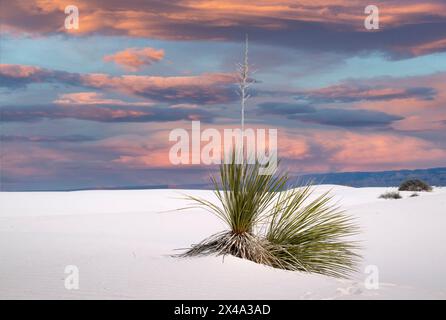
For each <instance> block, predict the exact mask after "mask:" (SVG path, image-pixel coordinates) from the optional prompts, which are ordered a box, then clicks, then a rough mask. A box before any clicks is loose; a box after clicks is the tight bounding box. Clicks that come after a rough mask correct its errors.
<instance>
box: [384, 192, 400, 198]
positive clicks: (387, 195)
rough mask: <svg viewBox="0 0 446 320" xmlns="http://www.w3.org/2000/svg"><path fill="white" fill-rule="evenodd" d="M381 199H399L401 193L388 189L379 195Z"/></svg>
mask: <svg viewBox="0 0 446 320" xmlns="http://www.w3.org/2000/svg"><path fill="white" fill-rule="evenodd" d="M379 198H381V199H401V198H402V197H401V195H400V193H399V192H398V191H388V192H386V193H383V194H382V195H380V196H379Z"/></svg>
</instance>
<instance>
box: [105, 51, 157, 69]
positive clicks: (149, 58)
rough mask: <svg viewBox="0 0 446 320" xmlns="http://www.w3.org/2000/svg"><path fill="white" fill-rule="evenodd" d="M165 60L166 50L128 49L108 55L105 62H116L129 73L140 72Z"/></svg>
mask: <svg viewBox="0 0 446 320" xmlns="http://www.w3.org/2000/svg"><path fill="white" fill-rule="evenodd" d="M163 58H164V50H162V49H160V50H157V49H154V48H149V47H147V48H128V49H125V50H123V51H119V52H117V53H115V54H111V55H107V56H105V57H104V61H107V62H114V63H116V64H117V65H120V66H121V67H123V68H124V69H125V70H127V71H138V70H140V69H141V68H142V67H144V66H150V65H152V64H153V63H155V62H158V61H161V60H162V59H163Z"/></svg>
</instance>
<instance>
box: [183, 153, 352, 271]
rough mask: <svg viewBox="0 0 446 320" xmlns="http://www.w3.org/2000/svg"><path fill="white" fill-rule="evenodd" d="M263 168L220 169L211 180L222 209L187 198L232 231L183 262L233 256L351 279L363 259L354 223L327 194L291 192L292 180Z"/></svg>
mask: <svg viewBox="0 0 446 320" xmlns="http://www.w3.org/2000/svg"><path fill="white" fill-rule="evenodd" d="M259 167H260V166H259V164H258V163H257V164H236V163H235V161H234V157H233V160H232V163H229V164H222V165H221V166H220V173H219V177H218V178H216V177H212V178H211V180H212V183H213V185H214V187H215V190H214V193H215V196H216V197H217V199H218V204H216V203H213V202H211V201H208V200H205V199H201V198H197V197H193V196H187V198H188V199H189V200H192V202H193V205H192V206H193V207H195V206H198V207H202V208H205V209H207V210H208V211H210V212H212V213H213V214H215V215H216V216H217V217H219V218H220V219H221V220H222V221H224V223H225V224H226V225H227V227H228V230H226V231H224V232H221V233H218V234H214V235H212V236H210V237H209V238H207V239H204V240H203V241H202V242H200V243H198V244H195V245H193V246H192V247H191V248H190V249H188V250H187V251H186V252H184V253H183V254H181V256H182V257H192V256H200V255H208V254H215V255H233V256H236V257H239V258H243V259H248V260H251V261H253V262H256V263H261V264H264V265H267V266H271V267H274V268H280V269H286V270H293V271H306V272H315V273H320V274H325V275H330V276H335V277H347V276H348V275H349V274H350V273H351V272H353V271H354V270H356V265H357V262H358V260H359V258H360V256H359V254H358V253H357V251H358V244H357V243H356V242H354V241H351V240H348V238H349V237H350V236H352V235H354V234H356V233H357V232H358V228H357V226H356V225H355V223H354V221H353V220H352V218H350V217H349V216H348V215H346V214H345V212H343V211H342V210H340V208H339V207H338V206H337V205H335V204H334V203H333V202H332V197H331V196H330V195H329V194H328V193H323V194H321V195H317V196H316V195H314V193H313V192H314V188H313V187H312V186H311V185H310V184H308V185H305V186H303V187H300V188H292V189H287V183H288V182H289V181H288V180H289V178H288V176H287V174H284V173H282V174H278V173H276V174H275V175H261V174H259Z"/></svg>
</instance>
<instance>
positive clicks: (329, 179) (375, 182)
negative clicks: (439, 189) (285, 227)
mask: <svg viewBox="0 0 446 320" xmlns="http://www.w3.org/2000/svg"><path fill="white" fill-rule="evenodd" d="M301 178H302V179H303V180H304V181H306V180H314V182H315V183H316V184H322V183H323V184H339V185H345V186H350V187H391V186H399V185H400V184H401V182H403V181H404V180H406V179H421V180H423V181H425V182H426V183H428V184H430V185H431V186H446V168H430V169H416V170H393V171H378V172H336V173H318V174H306V175H303V176H301Z"/></svg>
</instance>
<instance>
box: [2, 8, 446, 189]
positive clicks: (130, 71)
mask: <svg viewBox="0 0 446 320" xmlns="http://www.w3.org/2000/svg"><path fill="white" fill-rule="evenodd" d="M369 4H371V3H370V1H369V0H367V1H362V0H331V1H325V0H311V1H310V0H300V1H295V0H293V1H288V0H279V1H269V0H256V1H251V0H244V1H235V0H229V1H227V0H225V1H209V0H208V1H203V0H173V1H160V0H156V1H154V0H148V1H142V0H127V1H118V0H89V1H74V0H70V1H60V0H53V1H47V0H33V1H31V0H17V1H1V10H0V23H1V27H0V36H1V40H0V112H1V114H0V116H1V117H0V125H1V127H0V130H1V132H0V138H1V140H0V142H1V149H0V156H1V176H0V178H1V179H0V180H1V186H0V190H3V191H7V190H63V189H77V188H101V187H119V186H157V185H167V186H178V185H185V184H190V185H192V184H200V183H205V182H207V181H208V178H209V173H210V172H212V170H214V169H215V168H213V167H209V166H206V165H204V164H194V165H187V164H186V165H173V164H172V163H171V162H170V161H169V151H170V149H171V147H172V145H173V144H174V143H173V142H172V141H169V133H170V132H171V131H172V130H174V129H177V128H184V129H186V130H190V129H191V122H192V121H200V122H201V127H202V129H205V128H215V129H217V130H224V129H225V128H236V127H238V126H239V123H240V101H239V96H238V95H237V92H236V87H237V77H236V73H235V72H236V65H237V63H238V62H241V61H242V59H243V50H244V39H245V35H246V34H247V35H248V36H249V62H250V66H251V69H252V70H255V73H253V74H252V75H251V80H252V82H253V84H252V85H251V87H250V92H249V93H250V95H251V97H250V99H249V100H248V103H247V106H246V110H245V112H246V113H245V117H246V124H245V127H250V128H255V129H256V128H257V129H258V128H273V129H277V130H278V148H279V149H278V156H279V158H280V159H281V163H280V166H281V170H286V171H288V172H290V173H291V174H293V175H299V174H305V173H319V172H350V171H383V170H398V169H419V168H431V167H444V166H446V139H445V138H446V2H445V1H444V0H426V1H413V0H380V1H376V3H375V5H376V6H377V7H378V9H379V29H373V30H369V29H367V28H365V25H364V20H365V19H366V18H367V16H368V14H366V13H365V8H366V7H367V6H368V5H369ZM68 5H75V6H76V7H77V8H78V10H79V26H78V29H66V28H65V19H66V17H67V14H66V13H65V12H64V10H65V8H66V6H68Z"/></svg>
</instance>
